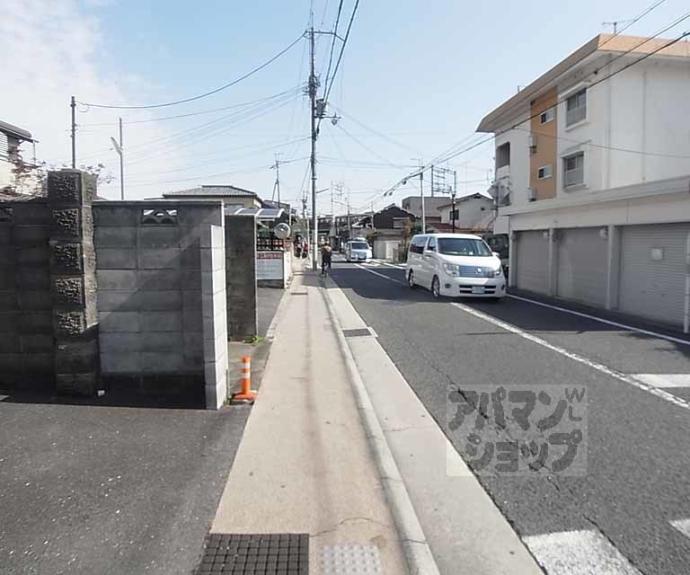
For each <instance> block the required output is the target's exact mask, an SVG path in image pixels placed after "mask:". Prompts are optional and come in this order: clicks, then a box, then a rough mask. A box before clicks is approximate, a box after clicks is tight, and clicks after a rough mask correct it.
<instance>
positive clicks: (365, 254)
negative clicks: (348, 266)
mask: <svg viewBox="0 0 690 575" xmlns="http://www.w3.org/2000/svg"><path fill="white" fill-rule="evenodd" d="M373 257H374V256H373V253H372V251H371V246H370V245H369V244H368V243H367V241H366V240H364V239H356V240H351V241H349V242H347V246H346V247H345V258H346V259H347V261H348V262H366V261H369V260H370V259H371V258H373Z"/></svg>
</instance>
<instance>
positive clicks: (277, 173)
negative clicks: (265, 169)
mask: <svg viewBox="0 0 690 575" xmlns="http://www.w3.org/2000/svg"><path fill="white" fill-rule="evenodd" d="M279 156H280V154H276V163H275V164H273V165H272V166H271V168H275V171H276V182H275V184H274V185H273V191H274V192H275V191H277V192H278V203H279V204H280V160H279V159H278V157H279Z"/></svg>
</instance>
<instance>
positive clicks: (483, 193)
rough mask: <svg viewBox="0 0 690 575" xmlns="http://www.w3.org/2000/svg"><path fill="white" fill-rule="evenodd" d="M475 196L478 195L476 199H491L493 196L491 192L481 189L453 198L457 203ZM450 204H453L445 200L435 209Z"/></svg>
mask: <svg viewBox="0 0 690 575" xmlns="http://www.w3.org/2000/svg"><path fill="white" fill-rule="evenodd" d="M475 196H480V197H479V198H477V199H485V200H493V197H492V196H491V194H489V193H487V192H484V191H481V192H472V193H471V194H465V195H464V196H459V197H457V198H455V204H456V205H457V204H459V203H460V202H465V201H467V200H472V199H474V198H475ZM452 205H453V202H446V203H445V204H443V205H441V206H438V208H437V209H439V210H440V209H441V208H447V207H448V206H452Z"/></svg>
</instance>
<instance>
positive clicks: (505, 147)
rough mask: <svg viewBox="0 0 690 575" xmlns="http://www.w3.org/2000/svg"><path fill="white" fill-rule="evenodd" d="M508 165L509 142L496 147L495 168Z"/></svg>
mask: <svg viewBox="0 0 690 575" xmlns="http://www.w3.org/2000/svg"><path fill="white" fill-rule="evenodd" d="M503 166H510V142H506V143H505V144H502V145H501V146H498V148H496V169H498V168H502V167H503Z"/></svg>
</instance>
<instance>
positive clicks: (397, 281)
mask: <svg viewBox="0 0 690 575" xmlns="http://www.w3.org/2000/svg"><path fill="white" fill-rule="evenodd" d="M355 267H358V268H359V269H361V270H364V271H365V272H369V273H370V274H374V275H375V276H379V277H381V278H383V279H385V280H388V281H391V282H393V283H396V284H400V285H407V284H406V283H405V282H401V281H400V280H396V279H393V278H390V277H388V276H387V275H384V274H382V273H380V272H375V271H374V270H372V269H369V268H367V267H364V266H363V265H362V264H355Z"/></svg>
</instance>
